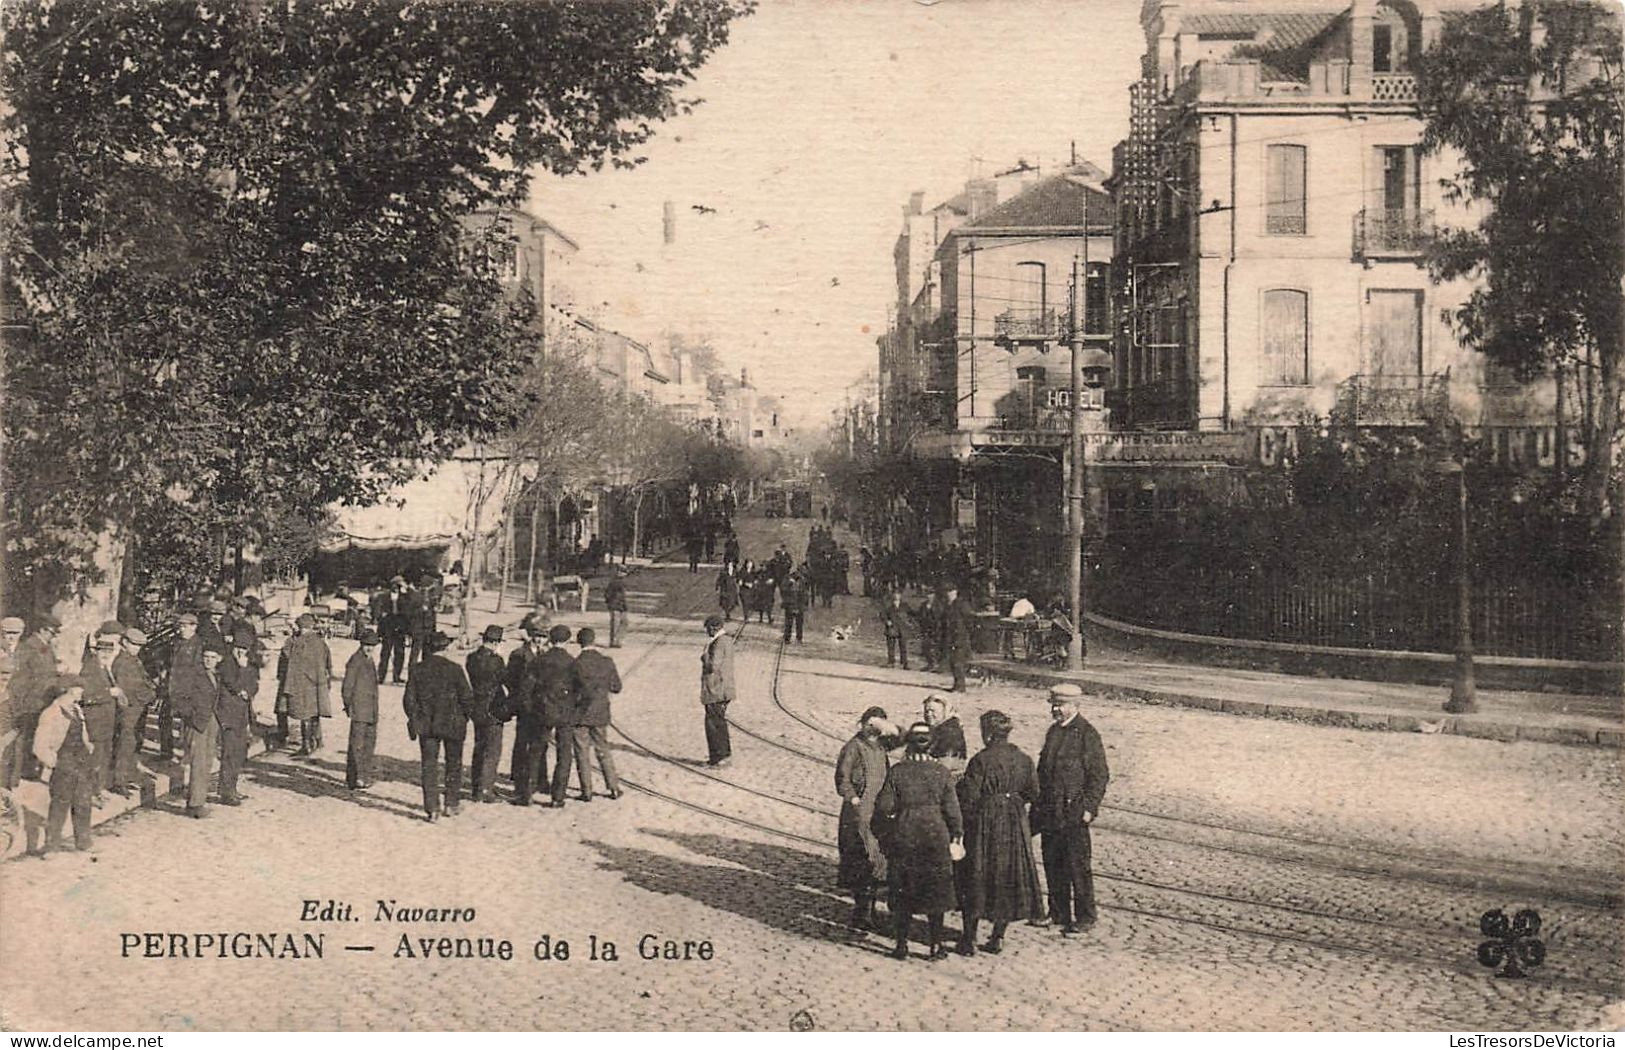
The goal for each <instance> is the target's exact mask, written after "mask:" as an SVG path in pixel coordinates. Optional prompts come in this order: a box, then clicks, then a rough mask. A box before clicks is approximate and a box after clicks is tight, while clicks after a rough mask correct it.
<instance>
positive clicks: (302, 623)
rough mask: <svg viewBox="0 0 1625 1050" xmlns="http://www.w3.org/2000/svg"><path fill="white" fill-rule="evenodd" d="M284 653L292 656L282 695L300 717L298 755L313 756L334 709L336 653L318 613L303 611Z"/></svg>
mask: <svg viewBox="0 0 1625 1050" xmlns="http://www.w3.org/2000/svg"><path fill="white" fill-rule="evenodd" d="M283 653H284V655H286V656H287V658H288V670H287V676H286V677H285V679H284V680H283V683H282V695H283V697H284V700H285V702H286V704H287V709H288V717H289V718H293V719H297V720H298V721H299V725H300V737H299V751H298V755H299V756H300V757H304V758H309V757H310V756H312V755H314V754H316V753H317V752H318V751H320V750H321V749H322V718H323V716H324V714H325V713H327V712H328V711H329V710H330V709H329V706H328V705H329V704H330V703H331V700H330V699H329V691H330V689H331V681H332V677H333V654H332V652H331V651H330V650H329V649H328V648H327V640H326V639H325V638H323V637H322V635H321V632H320V631H318V630H316V617H314V616H312V615H311V614H310V613H301V614H300V615H299V619H298V620H297V621H295V624H294V635H293V637H292V638H289V639H288V643H287V645H285V646H283Z"/></svg>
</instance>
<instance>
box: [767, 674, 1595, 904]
mask: <svg viewBox="0 0 1625 1050" xmlns="http://www.w3.org/2000/svg"><path fill="white" fill-rule="evenodd" d="M783 655H784V652H783V646H782V645H781V646H780V650H779V653H778V658H777V659H776V661H775V665H774V679H773V691H772V699H773V703H774V705H775V706H776V707H777V708H778V709H779V710H780V711H782V712H783V713H784V714H785V715H786V716H788V717H789V718H791V719H792V720H793V721H795V722H796V723H798V724H800V725H802V726H805V727H806V728H808V729H811V730H813V731H814V732H816V733H818V734H819V735H820V736H821V737H824V738H826V739H828V740H831V741H833V742H835V743H837V744H844V743H845V742H846V738H844V737H841V736H839V735H838V734H836V733H834V732H832V731H830V730H829V729H827V728H824V727H823V726H820V725H818V724H817V723H816V722H814V721H811V720H809V719H808V718H806V717H804V716H802V715H801V714H800V713H798V712H796V711H795V710H793V709H792V708H790V707H789V706H788V705H787V704H786V703H785V702H784V699H783V697H782V694H781V690H780V688H779V683H780V680H781V672H782V660H783ZM790 673H792V674H797V675H804V676H808V677H822V676H823V675H822V674H821V672H819V671H816V670H808V669H796V670H794V671H792V672H790ZM830 677H840V678H843V679H844V678H848V677H851V676H846V675H838V676H830ZM872 680H873V681H875V682H879V683H881V684H887V685H894V686H895V685H903V684H906V683H898V682H891V681H889V680H885V679H872ZM735 725H737V723H735ZM739 728H740V729H741V730H742V731H743V732H745V733H747V734H748V735H750V736H752V737H755V738H756V739H758V740H761V741H763V742H764V743H767V744H769V745H771V746H773V747H777V748H780V749H782V750H784V751H786V752H788V753H790V754H793V755H796V756H797V757H799V758H802V759H807V760H815V761H820V762H822V763H823V764H825V765H827V766H832V767H833V765H834V761H833V760H832V759H830V758H829V757H827V756H816V755H813V754H812V753H811V752H808V751H805V750H803V749H801V748H798V747H795V746H793V745H790V744H786V743H784V742H782V741H778V740H774V739H771V738H768V737H766V736H764V735H763V734H761V733H758V732H755V731H753V730H750V729H747V728H745V727H743V726H740V727H739ZM1101 810H1102V812H1103V813H1105V814H1128V815H1131V816H1133V817H1143V818H1146V819H1148V820H1153V821H1161V822H1164V823H1166V824H1172V825H1175V826H1181V827H1187V828H1197V829H1202V830H1204V831H1212V832H1217V833H1219V834H1223V835H1231V836H1236V837H1238V838H1253V839H1263V840H1266V841H1271V842H1279V843H1282V844H1284V845H1286V846H1288V847H1291V848H1295V849H1301V850H1322V851H1331V852H1335V853H1339V854H1343V855H1344V856H1343V857H1340V858H1338V859H1335V860H1331V859H1327V858H1324V857H1316V856H1305V855H1303V854H1301V853H1287V852H1282V851H1281V850H1278V849H1268V848H1252V847H1249V846H1245V845H1238V844H1226V843H1219V842H1209V841H1198V840H1192V839H1189V838H1180V837H1176V836H1174V835H1172V834H1168V833H1163V832H1157V831H1152V830H1149V829H1142V828H1128V827H1123V826H1120V825H1118V824H1116V823H1115V822H1111V821H1106V822H1097V823H1096V824H1095V825H1094V827H1095V828H1096V830H1100V831H1107V832H1111V833H1115V834H1122V835H1130V836H1133V837H1136V838H1143V839H1147V840H1149V841H1153V842H1163V843H1172V844H1178V845H1184V846H1190V847H1195V848H1199V849H1207V850H1213V851H1217V852H1222V853H1229V854H1233V855H1236V856H1241V857H1249V858H1257V859H1260V860H1266V861H1272V862H1278V863H1288V864H1296V865H1301V866H1305V867H1311V868H1317V869H1320V870H1326V871H1332V872H1336V873H1340V874H1347V873H1359V874H1365V875H1371V876H1374V877H1379V878H1388V879H1393V880H1396V881H1400V882H1415V881H1421V882H1429V883H1433V884H1435V885H1438V886H1442V887H1448V888H1451V889H1465V890H1470V891H1475V892H1482V891H1488V890H1497V891H1503V892H1513V893H1516V892H1538V893H1539V894H1540V895H1541V896H1542V897H1543V898H1544V899H1548V900H1557V901H1562V902H1563V903H1566V904H1572V905H1576V906H1579V907H1584V908H1588V909H1591V910H1595V911H1599V912H1604V913H1610V914H1617V913H1618V911H1619V904H1620V901H1619V898H1618V895H1617V894H1614V893H1610V892H1608V891H1603V890H1595V889H1577V888H1569V887H1564V886H1561V885H1555V884H1554V881H1555V880H1566V881H1571V882H1572V881H1573V880H1574V879H1575V876H1574V875H1573V874H1571V873H1565V872H1552V871H1549V870H1543V869H1539V868H1524V869H1517V868H1505V867H1502V868H1499V869H1495V870H1486V866H1485V863H1484V861H1483V860H1482V859H1481V858H1456V857H1442V856H1437V855H1433V856H1429V855H1419V854H1415V853H1410V852H1406V851H1403V850H1396V849H1392V848H1385V847H1382V846H1378V845H1371V844H1364V843H1361V844H1351V843H1343V842H1332V841H1329V840H1326V839H1319V838H1315V837H1313V836H1306V835H1297V834H1292V833H1288V832H1276V831H1263V830H1259V829H1256V828H1247V827H1241V826H1237V825H1231V824H1225V823H1222V822H1219V821H1213V820H1203V819H1201V818H1197V817H1183V816H1174V815H1172V814H1168V813H1161V812H1158V811H1156V810H1152V809H1147V808H1144V807H1140V806H1132V805H1125V804H1123V803H1120V802H1106V803H1103V804H1102V806H1101ZM1350 853H1357V854H1360V855H1361V856H1372V855H1375V856H1380V857H1388V858H1392V859H1393V860H1394V861H1396V862H1399V863H1402V864H1404V865H1407V866H1410V867H1411V870H1408V871H1403V872H1400V871H1395V870H1393V868H1392V867H1384V866H1382V865H1381V864H1380V863H1361V862H1359V861H1356V860H1352V859H1351V858H1349V857H1348V856H1347V854H1350ZM1444 866H1448V867H1451V868H1454V869H1456V870H1457V871H1460V870H1462V869H1467V868H1470V869H1471V870H1472V871H1473V876H1472V877H1471V879H1468V878H1462V877H1460V876H1454V875H1452V873H1450V872H1444V871H1440V870H1439V869H1440V868H1441V867H1444ZM1486 876H1488V883H1489V884H1488V885H1485V884H1484V883H1485V877H1486ZM1473 880H1478V881H1473ZM1536 884H1538V891H1537V890H1536Z"/></svg>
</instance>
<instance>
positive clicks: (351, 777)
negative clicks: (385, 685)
mask: <svg viewBox="0 0 1625 1050" xmlns="http://www.w3.org/2000/svg"><path fill="white" fill-rule="evenodd" d="M356 640H357V641H358V642H360V643H361V644H360V645H358V646H357V647H356V651H355V652H353V653H351V654H350V659H349V660H348V661H346V662H345V664H344V684H343V685H341V686H340V687H339V696H340V698H341V699H342V700H343V701H344V713H345V714H347V715H349V716H350V745H349V747H348V748H347V749H346V750H345V756H344V783H345V786H346V787H348V788H349V789H350V790H351V791H360V790H361V789H363V788H369V787H372V755H373V749H374V748H376V747H377V746H378V670H379V668H378V667H377V665H375V664H374V663H373V662H372V652H371V650H372V647H373V646H375V645H377V644H378V632H377V631H375V630H373V629H372V628H371V627H367V628H364V629H363V630H362V632H361V637H360V638H358V639H356Z"/></svg>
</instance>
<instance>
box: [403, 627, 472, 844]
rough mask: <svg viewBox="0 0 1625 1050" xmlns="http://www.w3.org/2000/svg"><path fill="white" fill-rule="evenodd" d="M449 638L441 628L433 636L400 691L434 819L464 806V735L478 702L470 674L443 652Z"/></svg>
mask: <svg viewBox="0 0 1625 1050" xmlns="http://www.w3.org/2000/svg"><path fill="white" fill-rule="evenodd" d="M450 644H451V639H450V638H449V637H447V636H446V635H444V634H442V633H441V632H439V631H436V632H434V634H432V635H430V636H429V638H428V641H427V643H426V648H427V649H428V650H429V651H428V653H427V654H425V655H424V657H423V660H422V662H420V663H418V664H417V665H416V666H414V667H413V668H412V673H411V676H410V677H409V678H407V681H406V691H405V695H404V696H403V697H402V703H403V704H404V706H405V708H406V726H407V733H408V734H409V735H410V736H411V737H412V738H413V739H414V740H416V741H417V742H418V757H419V767H418V771H419V779H420V783H421V784H422V786H423V811H424V813H425V814H427V815H428V818H429V823H431V824H433V823H435V822H437V821H438V820H439V819H440V815H441V813H444V814H445V815H446V816H448V817H455V816H456V815H457V813H458V811H459V809H460V808H461V807H460V806H459V803H460V802H461V800H462V791H463V740H464V738H465V737H466V736H467V735H468V716H469V714H470V712H471V710H472V708H473V706H474V691H473V690H472V689H471V688H470V687H469V684H468V676H467V675H466V674H464V673H463V669H462V668H461V667H458V666H457V665H456V664H454V663H452V662H451V661H450V660H449V659H447V658H446V657H444V656H442V655H441V652H442V650H444V649H445V648H446V647H447V646H448V645H450ZM442 754H444V755H445V761H446V780H445V786H444V789H443V790H442V788H441V786H440V784H439V774H440V768H439V767H440V758H441V755H442ZM442 800H444V801H443V802H442Z"/></svg>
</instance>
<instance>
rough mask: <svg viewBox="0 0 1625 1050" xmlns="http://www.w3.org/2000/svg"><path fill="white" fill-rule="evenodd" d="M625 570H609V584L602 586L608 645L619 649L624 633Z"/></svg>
mask: <svg viewBox="0 0 1625 1050" xmlns="http://www.w3.org/2000/svg"><path fill="white" fill-rule="evenodd" d="M625 577H626V570H625V569H612V570H610V579H609V586H608V587H605V588H604V608H606V609H608V610H609V647H610V648H611V649H619V648H620V647H621V636H622V635H624V634H625V633H626V580H625Z"/></svg>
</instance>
